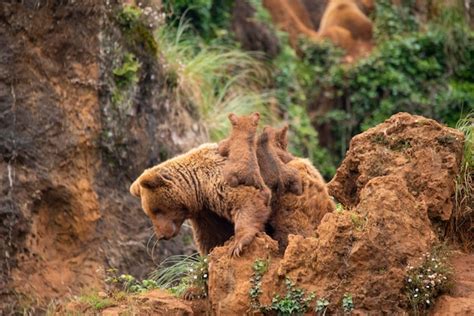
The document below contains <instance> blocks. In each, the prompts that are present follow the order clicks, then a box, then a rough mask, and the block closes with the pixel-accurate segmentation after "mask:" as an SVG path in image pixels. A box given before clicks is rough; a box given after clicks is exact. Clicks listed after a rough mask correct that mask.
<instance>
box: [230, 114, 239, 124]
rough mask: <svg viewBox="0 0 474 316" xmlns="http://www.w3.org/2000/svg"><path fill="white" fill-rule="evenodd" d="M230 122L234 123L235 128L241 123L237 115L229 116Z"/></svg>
mask: <svg viewBox="0 0 474 316" xmlns="http://www.w3.org/2000/svg"><path fill="white" fill-rule="evenodd" d="M228 118H229V121H230V122H231V123H232V125H233V126H235V125H237V123H238V121H239V117H238V116H237V115H236V114H235V113H230V114H229V116H228Z"/></svg>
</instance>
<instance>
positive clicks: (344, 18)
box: [318, 0, 373, 57]
mask: <svg viewBox="0 0 474 316" xmlns="http://www.w3.org/2000/svg"><path fill="white" fill-rule="evenodd" d="M366 2H367V3H369V2H370V1H366ZM372 29H373V26H372V22H371V21H370V19H369V18H368V17H367V16H366V15H365V14H364V13H363V12H362V10H361V9H360V7H359V6H358V4H357V2H356V1H354V0H330V1H329V3H328V5H327V7H326V10H325V11H324V14H323V17H322V19H321V23H320V26H319V31H318V36H319V37H320V38H323V39H324V38H327V39H330V40H331V41H332V42H333V43H334V44H336V45H338V46H340V47H342V48H344V49H345V50H346V51H347V53H348V54H349V55H351V56H353V57H357V56H361V55H363V54H365V53H367V52H368V51H370V49H371V47H372V44H371V42H372Z"/></svg>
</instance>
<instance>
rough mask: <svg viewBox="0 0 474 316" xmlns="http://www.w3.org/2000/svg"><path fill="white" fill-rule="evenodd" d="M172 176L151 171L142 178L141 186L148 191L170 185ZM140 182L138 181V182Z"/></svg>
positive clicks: (162, 172)
mask: <svg viewBox="0 0 474 316" xmlns="http://www.w3.org/2000/svg"><path fill="white" fill-rule="evenodd" d="M171 180H172V176H171V175H170V174H169V173H168V172H166V171H164V170H163V171H160V172H158V171H149V172H147V173H145V174H143V175H142V176H140V179H139V181H140V185H141V186H142V187H144V188H147V189H154V188H157V187H160V186H163V185H165V184H166V183H169V182H170V181H171ZM137 181H138V180H137Z"/></svg>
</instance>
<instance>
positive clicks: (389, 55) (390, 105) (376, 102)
mask: <svg viewBox="0 0 474 316" xmlns="http://www.w3.org/2000/svg"><path fill="white" fill-rule="evenodd" d="M400 10H402V11H404V12H403V13H401V12H399V11H400ZM407 10H408V9H406V8H405V9H403V8H401V7H399V6H394V5H391V4H388V3H386V2H385V1H381V2H377V10H376V29H377V27H378V28H379V31H378V32H379V33H382V32H383V34H385V35H387V36H386V37H381V36H379V38H378V40H379V45H378V47H376V48H375V49H374V51H373V52H372V54H371V55H370V56H368V57H366V58H363V59H360V60H359V61H357V62H356V63H354V64H353V65H349V66H344V65H341V64H340V63H336V64H335V63H334V62H332V61H330V60H329V61H327V64H328V65H329V68H328V70H327V73H328V74H329V75H328V76H325V77H324V78H323V79H322V80H321V81H319V83H320V84H321V87H322V88H321V91H322V92H320V97H321V98H322V99H323V100H325V101H324V102H328V103H330V104H332V106H331V108H332V110H330V111H329V112H328V113H326V114H325V115H324V116H323V117H322V118H320V119H319V122H318V124H322V125H324V124H328V125H329V126H330V127H331V132H332V135H334V140H335V142H334V143H333V145H330V147H329V149H330V150H331V152H332V153H335V154H336V153H340V154H342V153H344V152H345V150H346V148H347V143H348V141H349V139H350V138H351V137H352V136H353V135H354V134H357V133H359V132H361V131H363V130H365V129H367V128H369V127H372V126H374V125H376V124H378V123H380V122H382V121H384V120H385V119H386V118H388V117H389V116H390V115H392V114H394V113H396V112H400V111H406V112H410V113H414V114H420V115H424V116H427V117H431V118H434V119H436V120H438V121H441V122H444V123H446V124H448V125H450V126H454V125H455V124H456V122H457V121H458V119H459V118H460V117H464V116H465V115H466V114H467V113H469V112H470V111H472V110H473V108H474V102H472V101H473V93H474V90H473V89H472V84H473V82H474V78H473V77H472V72H470V73H469V72H467V71H466V69H469V68H470V69H472V67H473V64H472V63H473V56H474V33H473V32H472V31H471V30H470V29H469V27H468V26H467V25H466V23H465V22H464V20H463V18H462V16H461V15H460V14H459V12H458V11H457V9H455V8H446V9H444V10H443V13H442V14H441V15H440V16H439V18H437V19H436V20H434V21H432V22H430V23H429V24H428V25H427V26H426V31H422V32H421V31H418V27H416V26H415V24H416V23H414V22H413V23H408V22H406V19H405V18H403V16H406V17H409V11H407ZM377 14H380V15H377ZM387 15H390V16H392V18H390V19H386V18H385V17H386V16H387ZM411 18H414V16H412V17H411ZM411 18H410V19H411ZM377 23H378V24H377ZM385 23H389V24H390V25H391V26H392V28H390V27H387V26H385ZM411 24H413V25H412V26H410V25H411ZM377 25H378V26H377ZM391 30H392V31H391ZM376 33H377V32H376ZM339 157H340V156H339Z"/></svg>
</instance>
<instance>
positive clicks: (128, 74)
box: [113, 53, 140, 89]
mask: <svg viewBox="0 0 474 316" xmlns="http://www.w3.org/2000/svg"><path fill="white" fill-rule="evenodd" d="M139 70H140V63H139V61H138V60H137V58H136V57H135V55H134V54H132V53H126V54H125V55H124V56H123V60H122V63H121V65H120V66H119V67H117V68H115V69H114V70H113V74H114V81H115V84H116V85H117V87H118V88H119V89H122V88H125V87H128V86H130V85H133V84H136V83H137V82H138V72H139Z"/></svg>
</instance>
